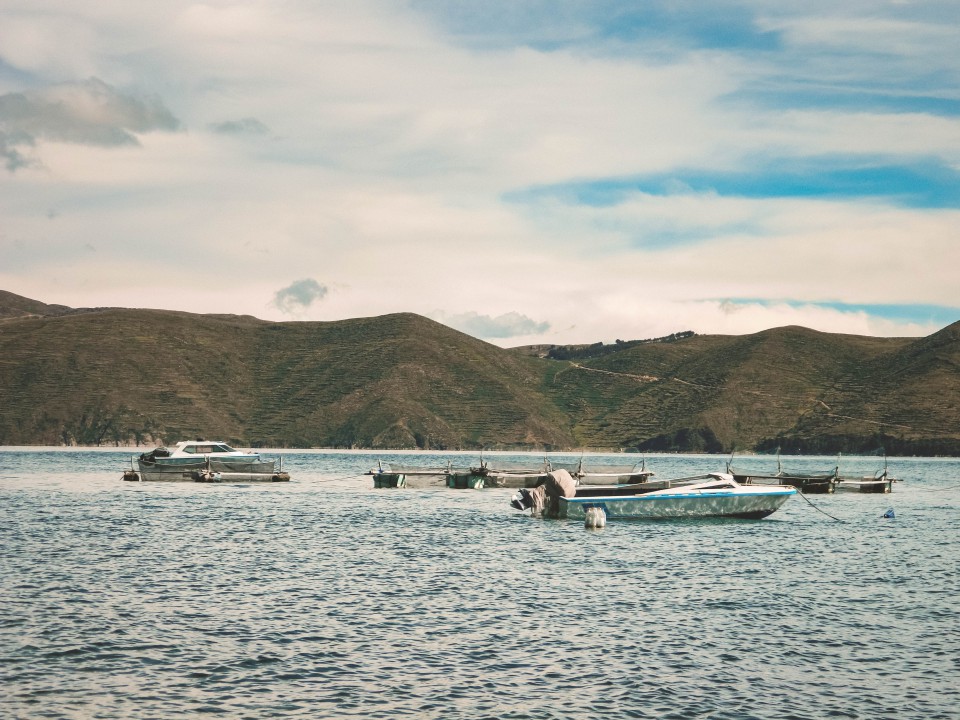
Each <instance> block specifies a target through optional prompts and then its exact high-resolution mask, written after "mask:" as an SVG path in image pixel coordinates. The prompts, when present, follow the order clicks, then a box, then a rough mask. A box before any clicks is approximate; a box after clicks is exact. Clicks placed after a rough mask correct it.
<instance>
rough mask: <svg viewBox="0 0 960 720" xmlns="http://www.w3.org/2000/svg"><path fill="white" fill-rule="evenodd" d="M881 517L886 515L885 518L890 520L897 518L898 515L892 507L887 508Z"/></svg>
mask: <svg viewBox="0 0 960 720" xmlns="http://www.w3.org/2000/svg"><path fill="white" fill-rule="evenodd" d="M881 517H885V518H887V519H888V520H894V519H896V517H897V516H896V514H895V513H894V512H893V508H890V509H889V510H887V511H886V512H885V513H884V514H883V515H882V516H881Z"/></svg>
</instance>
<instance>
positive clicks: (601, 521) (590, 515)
mask: <svg viewBox="0 0 960 720" xmlns="http://www.w3.org/2000/svg"><path fill="white" fill-rule="evenodd" d="M606 524H607V514H606V513H605V512H604V511H603V508H599V507H591V508H587V514H586V518H585V519H584V521H583V526H584V527H585V528H587V529H588V530H599V529H600V528H602V527H604V526H605V525H606Z"/></svg>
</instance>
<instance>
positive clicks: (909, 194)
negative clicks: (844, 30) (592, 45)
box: [504, 159, 960, 208]
mask: <svg viewBox="0 0 960 720" xmlns="http://www.w3.org/2000/svg"><path fill="white" fill-rule="evenodd" d="M636 193H643V194H647V195H662V196H669V195H682V194H703V193H714V194H717V195H720V196H724V197H740V198H751V199H769V198H821V199H826V200H831V199H836V200H841V199H862V198H877V199H882V200H884V201H885V202H889V203H891V204H894V205H901V206H904V207H912V208H957V207H960V173H958V172H957V171H956V170H954V169H952V168H949V167H947V166H945V165H943V164H942V163H939V162H936V161H932V160H931V161H925V162H917V163H914V164H911V165H896V164H883V163H881V162H877V163H876V164H867V163H865V162H864V163H862V164H857V163H855V162H851V163H849V164H846V165H845V164H842V163H841V162H840V161H839V160H837V159H826V160H823V161H821V162H818V161H817V160H816V159H806V160H801V161H797V160H785V161H783V162H782V163H767V164H766V166H765V167H762V166H758V168H757V169H756V170H752V171H741V172H711V171H706V170H682V169H681V170H677V171H676V172H671V173H661V174H653V175H641V176H634V177H629V178H604V179H598V180H584V181H577V182H571V183H563V184H559V185H548V186H541V187H533V188H527V189H522V190H517V191H513V192H511V193H508V194H506V195H505V196H504V199H505V200H507V201H508V202H520V203H524V202H534V201H537V200H539V199H544V198H553V199H556V200H559V201H561V202H564V203H568V204H576V205H589V206H592V207H612V206H615V205H618V204H620V203H622V202H624V201H625V200H626V199H627V198H628V197H630V196H631V195H634V194H636Z"/></svg>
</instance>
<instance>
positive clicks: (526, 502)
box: [510, 488, 533, 510]
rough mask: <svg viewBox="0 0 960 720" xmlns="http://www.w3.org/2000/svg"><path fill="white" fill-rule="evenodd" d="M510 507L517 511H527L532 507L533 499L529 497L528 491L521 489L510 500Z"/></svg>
mask: <svg viewBox="0 0 960 720" xmlns="http://www.w3.org/2000/svg"><path fill="white" fill-rule="evenodd" d="M510 507H512V508H515V509H517V510H529V509H530V508H532V507H533V498H531V497H530V491H529V490H527V489H526V488H524V489H522V490H521V491H520V492H518V493H517V494H516V495H514V496H513V497H512V498H511V499H510Z"/></svg>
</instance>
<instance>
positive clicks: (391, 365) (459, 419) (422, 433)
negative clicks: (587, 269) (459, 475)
mask: <svg viewBox="0 0 960 720" xmlns="http://www.w3.org/2000/svg"><path fill="white" fill-rule="evenodd" d="M541 383H542V367H541V365H540V364H539V363H538V362H537V361H536V360H533V359H530V358H522V357H517V356H516V355H515V354H513V353H510V352H509V351H506V350H502V349H501V348H497V347H495V346H492V345H488V344H487V343H484V342H481V341H479V340H476V339H474V338H471V337H469V336H467V335H464V334H462V333H459V332H456V331H454V330H451V329H450V328H447V327H445V326H443V325H440V324H438V323H435V322H433V321H431V320H427V319H426V318H422V317H419V316H416V315H410V314H405V315H391V316H385V317H380V318H367V319H358V320H348V321H343V322H334V323H268V322H263V321H260V320H256V319H255V318H250V317H235V316H212V315H189V314H185V313H175V312H164V311H155V310H125V309H104V310H98V311H87V312H73V313H67V314H59V315H56V316H52V317H45V316H37V315H30V316H18V317H14V318H11V319H7V320H5V321H2V322H0V388H2V396H0V445H11V444H35V443H41V444H61V443H65V444H72V443H77V444H102V443H116V442H142V443H150V442H154V441H156V440H164V441H167V442H173V441H175V440H176V439H178V438H180V439H182V438H184V437H192V436H194V435H206V436H215V437H220V438H223V439H227V440H230V441H233V442H235V443H237V444H239V445H245V446H261V445H270V446H280V447H284V446H293V447H313V446H325V447H328V446H333V447H351V446H361V447H397V448H400V447H431V448H450V447H497V446H513V447H554V446H557V447H566V446H570V445H571V444H572V443H573V438H572V436H571V435H570V434H569V432H567V431H566V429H565V418H564V417H563V415H562V414H561V413H560V412H559V411H558V410H557V409H556V407H555V406H554V405H553V404H552V403H551V402H550V401H549V399H547V398H546V397H544V396H543V395H542V394H541V393H540V392H539V388H540V386H541Z"/></svg>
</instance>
